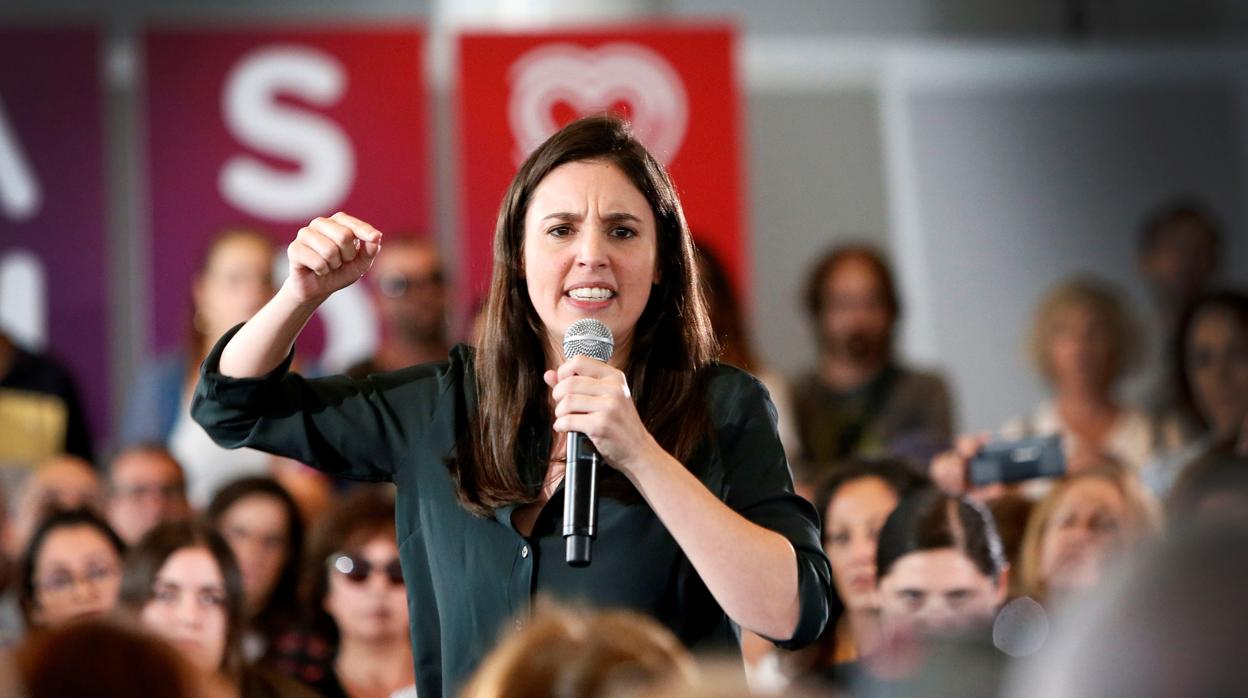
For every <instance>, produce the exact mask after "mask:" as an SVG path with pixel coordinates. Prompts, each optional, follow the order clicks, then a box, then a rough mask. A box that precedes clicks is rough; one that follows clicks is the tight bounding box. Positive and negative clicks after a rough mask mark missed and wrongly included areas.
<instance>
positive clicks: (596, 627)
mask: <svg viewBox="0 0 1248 698" xmlns="http://www.w3.org/2000/svg"><path fill="white" fill-rule="evenodd" d="M696 679H697V666H696V665H695V664H694V662H693V657H692V656H690V654H689V652H688V651H687V650H686V649H685V647H684V645H682V644H681V643H680V641H679V640H677V639H676V636H675V635H672V633H671V632H669V631H668V630H667V629H666V628H664V627H663V626H661V625H659V624H658V623H656V622H654V621H653V620H651V619H650V618H647V617H646V616H643V615H641V614H638V613H633V612H631V611H601V612H592V611H576V610H572V609H570V608H564V607H560V606H558V605H555V604H549V603H548V604H544V605H543V607H542V608H541V609H540V610H539V611H538V612H537V613H536V614H535V615H534V616H533V617H532V618H531V619H530V620H529V621H528V622H527V623H525V624H524V625H523V627H522V628H521V629H519V630H517V631H516V632H514V633H512V634H511V635H509V636H508V637H507V638H505V639H504V640H503V641H502V642H501V643H500V644H499V645H498V647H496V648H495V649H494V651H493V652H492V653H490V655H489V656H487V657H486V658H485V661H484V662H482V664H481V668H480V669H478V670H477V673H476V674H475V675H474V676H473V677H472V680H471V681H469V682H468V686H467V687H466V688H465V689H464V692H463V694H462V698H540V697H541V696H555V695H567V696H579V697H580V698H592V697H594V696H613V695H621V694H631V693H638V692H642V691H643V690H644V689H646V688H648V687H653V686H658V685H660V684H663V683H666V682H669V681H676V682H680V683H682V684H684V685H692V684H693V683H695V682H696Z"/></svg>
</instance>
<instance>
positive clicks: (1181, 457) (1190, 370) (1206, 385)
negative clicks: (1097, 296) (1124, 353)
mask: <svg viewBox="0 0 1248 698" xmlns="http://www.w3.org/2000/svg"><path fill="white" fill-rule="evenodd" d="M1173 354H1174V362H1175V375H1176V376H1177V377H1178V380H1177V384H1176V395H1175V399H1174V401H1173V407H1172V409H1171V410H1170V412H1169V413H1168V414H1167V417H1168V421H1167V422H1166V425H1165V428H1167V429H1168V430H1169V431H1170V432H1171V433H1170V434H1168V438H1167V441H1168V442H1170V443H1181V444H1182V445H1181V446H1180V447H1178V448H1176V449H1174V450H1172V451H1171V452H1169V453H1167V454H1164V455H1161V456H1159V457H1157V458H1154V459H1153V460H1152V461H1150V462H1149V463H1148V464H1147V465H1145V467H1144V470H1143V471H1142V472H1141V476H1142V477H1143V478H1144V481H1145V483H1146V484H1147V485H1148V486H1149V488H1150V489H1151V490H1152V491H1153V492H1154V493H1156V494H1157V495H1158V496H1165V494H1166V493H1167V492H1168V491H1169V489H1170V486H1171V485H1172V484H1173V482H1174V478H1175V477H1176V476H1177V475H1178V473H1179V471H1180V470H1181V469H1182V468H1183V467H1184V466H1185V465H1187V464H1188V463H1190V462H1191V461H1193V460H1196V459H1197V458H1199V457H1200V456H1201V455H1202V454H1203V453H1205V452H1206V451H1208V450H1209V449H1210V448H1211V447H1212V446H1213V445H1214V444H1215V443H1217V442H1219V441H1221V440H1227V439H1230V440H1238V439H1248V295H1245V294H1243V293H1239V292H1234V291H1223V292H1218V293H1212V294H1208V295H1203V296H1200V297H1199V298H1197V299H1196V300H1194V301H1193V302H1192V303H1191V305H1189V306H1188V308H1187V310H1186V311H1184V313H1183V315H1182V316H1181V317H1180V319H1179V322H1178V329H1177V333H1176V335H1175V339H1174V352H1173Z"/></svg>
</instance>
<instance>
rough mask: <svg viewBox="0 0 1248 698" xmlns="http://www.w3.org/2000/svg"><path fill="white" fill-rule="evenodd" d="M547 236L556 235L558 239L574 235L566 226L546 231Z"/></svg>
mask: <svg viewBox="0 0 1248 698" xmlns="http://www.w3.org/2000/svg"><path fill="white" fill-rule="evenodd" d="M546 234H547V235H554V236H555V237H557V238H561V237H567V236H568V235H571V234H572V229H571V228H569V227H568V226H566V225H560V226H555V227H554V228H551V229H550V230H547V231H546Z"/></svg>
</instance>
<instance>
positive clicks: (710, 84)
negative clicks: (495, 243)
mask: <svg viewBox="0 0 1248 698" xmlns="http://www.w3.org/2000/svg"><path fill="white" fill-rule="evenodd" d="M734 36H735V32H734V31H733V30H732V29H731V28H729V27H726V26H723V25H711V26H705V25H678V26H667V25H654V26H636V27H622V28H621V27H612V28H609V29H601V30H589V29H587V30H582V31H559V32H542V33H532V34H529V33H522V34H516V33H506V34H486V33H481V34H469V35H466V36H464V37H462V38H461V40H460V44H459V53H460V59H459V66H460V79H459V85H460V87H459V100H458V107H459V118H458V119H456V123H457V127H458V129H459V133H460V136H459V143H460V152H461V154H462V155H461V164H460V167H461V168H462V169H461V173H462V179H461V182H462V185H461V187H460V190H461V196H462V206H461V207H460V210H461V215H462V228H461V230H462V235H463V240H462V242H461V249H462V250H463V258H462V260H461V273H462V276H463V278H464V279H465V280H466V282H467V284H468V285H467V286H466V288H469V289H471V290H472V292H473V294H474V295H480V294H482V293H483V292H484V290H485V287H486V284H487V282H488V279H489V273H490V264H491V256H490V254H491V253H490V249H491V247H490V246H491V241H492V239H493V234H494V223H495V217H496V216H497V214H498V207H499V204H500V203H501V201H502V198H503V194H504V193H505V192H506V190H507V185H508V184H509V182H510V181H511V178H512V177H513V176H514V174H515V172H516V169H517V168H518V167H519V165H520V163H521V162H522V161H523V160H524V158H525V157H526V156H527V155H528V154H529V153H530V152H531V151H532V149H533V148H535V147H536V146H537V145H539V144H540V143H541V142H542V141H543V140H545V138H546V137H547V136H549V135H550V134H551V133H553V132H554V131H555V130H557V129H558V128H560V127H561V126H563V125H564V124H566V123H568V122H569V121H571V120H573V119H575V118H577V117H579V116H583V115H586V114H591V113H595V112H601V111H604V110H609V111H613V112H617V113H620V114H623V115H624V116H626V117H628V118H629V119H630V120H631V121H632V124H633V130H634V132H635V133H636V134H637V136H638V137H639V138H640V139H641V141H642V142H643V143H645V144H646V147H647V148H648V149H649V150H650V151H651V152H652V153H654V155H655V157H657V158H658V159H659V160H660V161H661V162H662V163H663V164H664V165H666V166H667V168H668V171H669V172H670V173H671V175H672V178H673V179H674V180H675V183H676V187H677V189H678V190H679V191H680V197H681V202H682V203H683V204H684V207H685V215H686V217H687V218H688V221H689V225H690V227H691V228H692V230H693V233H694V236H695V237H696V238H697V239H698V240H699V242H700V244H704V245H706V246H707V247H709V248H711V249H712V250H713V251H714V252H715V254H716V256H717V257H718V258H719V259H720V260H722V262H723V263H724V265H725V266H726V267H727V268H728V270H729V274H730V275H731V277H732V278H733V280H734V281H735V282H736V285H737V287H738V290H739V291H745V290H746V288H747V281H748V279H747V278H746V270H747V265H746V264H745V260H746V259H748V254H749V249H748V238H747V235H746V232H745V228H744V220H743V216H744V208H745V205H744V191H743V188H742V187H743V185H742V181H741V157H742V156H741V152H740V150H739V145H738V144H739V143H740V142H741V120H740V106H739V99H738V95H737V79H736V72H735V68H734V62H733V44H734ZM745 297H748V296H745Z"/></svg>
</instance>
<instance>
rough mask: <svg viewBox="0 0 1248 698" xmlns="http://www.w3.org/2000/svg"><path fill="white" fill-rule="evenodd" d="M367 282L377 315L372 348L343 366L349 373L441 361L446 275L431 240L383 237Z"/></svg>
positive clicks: (443, 357) (444, 349)
mask: <svg viewBox="0 0 1248 698" xmlns="http://www.w3.org/2000/svg"><path fill="white" fill-rule="evenodd" d="M368 280H369V281H370V282H371V283H370V284H369V286H370V287H371V290H372V291H373V298H374V299H375V300H376V302H377V309H378V313H379V316H380V318H381V345H380V346H378V347H377V352H376V353H375V354H374V355H373V356H371V357H369V358H367V359H365V360H364V361H361V362H359V363H357V364H356V365H354V366H352V367H351V368H349V369H347V371H346V373H347V375H349V376H352V377H353V378H363V377H365V376H367V375H368V374H370V373H385V372H387V371H397V370H398V369H400V368H407V367H408V366H415V365H417V364H425V363H430V362H433V361H445V360H446V357H447V355H448V354H449V353H450V345H449V344H448V343H447V341H446V333H447V319H446V281H445V278H444V274H443V271H442V260H441V259H440V258H439V257H438V250H437V247H435V246H434V244H433V242H432V241H431V240H427V239H420V238H414V237H395V238H390V237H387V238H386V253H385V254H384V255H380V256H378V257H377V261H376V262H374V263H373V268H372V269H371V270H370V271H369V274H368Z"/></svg>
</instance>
